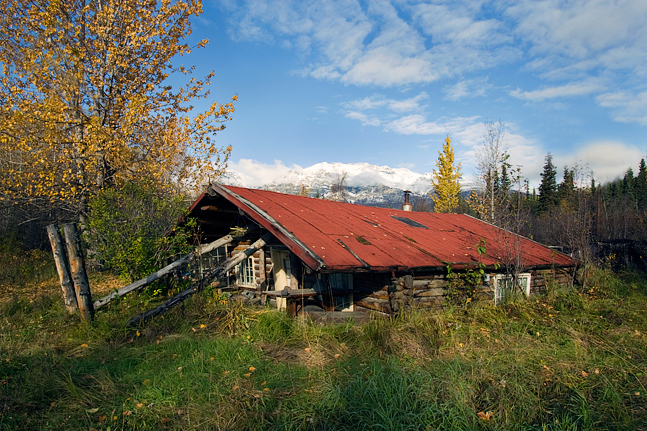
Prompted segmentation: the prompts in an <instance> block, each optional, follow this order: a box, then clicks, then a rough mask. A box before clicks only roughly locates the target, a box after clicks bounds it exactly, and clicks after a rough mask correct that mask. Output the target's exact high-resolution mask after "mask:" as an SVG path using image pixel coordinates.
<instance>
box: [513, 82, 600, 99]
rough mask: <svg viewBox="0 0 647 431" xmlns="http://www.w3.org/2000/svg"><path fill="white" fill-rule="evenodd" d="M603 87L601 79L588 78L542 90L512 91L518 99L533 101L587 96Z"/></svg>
mask: <svg viewBox="0 0 647 431" xmlns="http://www.w3.org/2000/svg"><path fill="white" fill-rule="evenodd" d="M602 88H603V86H602V84H601V83H600V82H599V80H596V79H587V80H585V81H581V82H571V83H568V84H564V85H560V86H556V87H545V88H542V89H540V90H534V91H522V90H521V89H519V88H517V89H516V90H513V91H511V92H510V95H511V96H514V97H516V98H517V99H523V100H530V101H533V102H537V101H541V100H546V99H554V98H557V97H573V96H586V95H588V94H591V93H593V92H596V91H599V90H601V89H602Z"/></svg>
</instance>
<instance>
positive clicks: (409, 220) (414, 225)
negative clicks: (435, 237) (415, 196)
mask: <svg viewBox="0 0 647 431" xmlns="http://www.w3.org/2000/svg"><path fill="white" fill-rule="evenodd" d="M391 217H393V218H394V219H396V220H398V221H401V222H402V223H405V224H408V225H409V226H412V227H421V228H423V229H429V228H428V227H427V226H425V225H424V224H420V223H418V222H417V221H413V220H411V219H410V218H407V217H398V216H394V215H392V216H391Z"/></svg>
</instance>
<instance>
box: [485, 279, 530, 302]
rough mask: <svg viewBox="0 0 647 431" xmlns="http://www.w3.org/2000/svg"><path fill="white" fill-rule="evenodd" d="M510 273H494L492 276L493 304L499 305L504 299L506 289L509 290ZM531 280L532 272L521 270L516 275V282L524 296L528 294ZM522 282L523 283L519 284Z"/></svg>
mask: <svg viewBox="0 0 647 431" xmlns="http://www.w3.org/2000/svg"><path fill="white" fill-rule="evenodd" d="M512 279H513V276H512V274H496V275H495V276H494V305H499V304H500V303H502V302H503V301H504V300H505V297H506V291H511V290H512V289H511V287H512V286H511V282H512ZM531 281H532V274H530V273H529V272H522V273H520V274H519V275H517V284H518V285H519V286H521V287H522V291H523V293H524V295H525V296H526V298H528V297H529V296H530V286H531ZM522 282H524V284H521V283H522Z"/></svg>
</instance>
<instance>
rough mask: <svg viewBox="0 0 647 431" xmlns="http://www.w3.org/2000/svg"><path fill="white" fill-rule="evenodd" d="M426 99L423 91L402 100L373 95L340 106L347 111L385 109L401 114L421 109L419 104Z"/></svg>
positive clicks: (426, 96) (427, 96)
mask: <svg viewBox="0 0 647 431" xmlns="http://www.w3.org/2000/svg"><path fill="white" fill-rule="evenodd" d="M427 99H429V95H428V94H427V93H426V92H424V91H423V92H421V93H420V94H418V95H417V96H415V97H411V98H408V99H403V100H396V99H388V98H386V97H384V96H383V95H381V94H374V95H372V96H370V97H365V98H363V99H357V100H351V101H349V102H344V103H342V106H344V107H345V108H348V109H355V110H359V111H368V110H371V109H377V108H384V107H386V108H388V109H389V110H391V111H393V112H400V113H401V112H411V111H417V110H419V109H421V108H423V107H424V105H420V102H421V101H423V100H427Z"/></svg>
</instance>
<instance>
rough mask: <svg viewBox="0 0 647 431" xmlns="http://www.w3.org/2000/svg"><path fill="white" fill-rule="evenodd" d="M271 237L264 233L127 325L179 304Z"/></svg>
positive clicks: (135, 323) (251, 253)
mask: <svg viewBox="0 0 647 431" xmlns="http://www.w3.org/2000/svg"><path fill="white" fill-rule="evenodd" d="M271 238H272V234H271V233H266V234H265V235H263V236H262V237H261V238H260V239H259V240H257V241H256V242H255V243H253V244H252V245H250V246H249V247H248V248H247V249H246V250H244V251H243V252H241V253H238V254H236V255H235V256H232V257H230V258H229V259H227V260H226V261H224V262H223V263H221V264H220V265H219V266H218V267H216V268H215V269H213V270H212V271H211V272H209V273H208V274H206V275H205V276H204V277H203V278H202V279H201V280H200V281H198V282H197V283H194V284H193V285H191V286H190V287H189V288H188V289H185V290H184V291H182V292H180V293H178V294H177V295H175V296H174V297H173V298H171V299H169V300H168V301H166V302H165V303H163V304H161V305H159V306H157V307H155V308H153V309H151V310H148V311H147V312H145V313H142V314H139V315H137V316H135V317H133V318H132V319H130V320H129V321H128V325H137V324H139V323H142V322H145V321H146V320H148V319H150V318H152V317H155V316H157V315H158V314H162V313H165V312H166V311H168V310H170V309H171V308H173V307H175V306H176V305H178V304H180V303H181V302H182V301H184V300H185V299H187V298H189V297H190V296H192V295H194V294H196V293H198V292H200V291H202V289H204V286H206V285H208V284H209V283H211V281H212V280H214V279H216V278H219V277H222V276H224V275H225V274H227V271H229V270H230V269H232V268H233V267H234V266H236V265H238V264H239V263H240V262H242V261H243V260H244V259H247V258H248V257H249V256H251V255H253V254H254V253H255V252H256V251H257V250H258V249H259V248H261V247H263V246H264V245H265V243H266V242H267V241H269V240H270V239H271Z"/></svg>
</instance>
